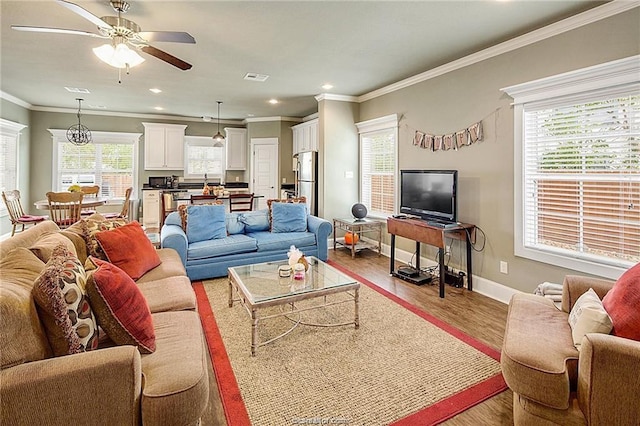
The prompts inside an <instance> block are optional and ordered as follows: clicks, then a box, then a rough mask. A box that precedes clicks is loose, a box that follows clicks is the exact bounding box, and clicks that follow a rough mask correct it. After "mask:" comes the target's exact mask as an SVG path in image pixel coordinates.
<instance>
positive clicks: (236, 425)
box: [193, 260, 507, 426]
mask: <svg viewBox="0 0 640 426" xmlns="http://www.w3.org/2000/svg"><path fill="white" fill-rule="evenodd" d="M327 263H328V264H329V265H331V266H333V267H334V268H336V269H338V270H340V271H341V272H343V273H345V274H347V275H350V276H351V277H353V278H355V279H356V280H358V281H359V282H360V283H362V284H364V285H366V286H367V287H369V288H370V289H372V290H374V291H376V292H378V293H379V294H381V295H383V296H385V297H387V298H389V299H391V300H392V301H394V302H396V303H397V304H399V305H401V306H402V307H403V308H405V309H408V310H409V311H411V312H413V313H414V314H416V315H418V316H419V317H421V318H422V319H424V320H426V321H428V322H430V323H431V324H433V325H435V326H436V327H438V328H440V329H441V330H443V331H445V332H447V333H449V334H450V335H452V336H454V337H456V338H457V339H459V340H461V341H462V342H464V343H466V344H468V345H469V346H471V347H473V348H475V349H476V350H478V351H480V352H482V353H484V354H485V355H487V356H489V357H491V358H493V359H495V360H496V361H500V352H499V351H498V350H496V349H494V348H492V347H490V346H488V345H486V344H484V343H482V342H480V341H478V340H476V339H474V338H473V337H471V336H469V335H468V334H466V333H464V332H463V331H461V330H459V329H458V328H456V327H454V326H452V325H450V324H447V323H446V322H444V321H442V320H440V319H438V318H436V317H434V316H433V315H431V314H429V313H427V312H425V311H423V310H422V309H420V308H418V307H416V306H414V305H412V304H411V303H409V302H407V301H406V300H404V299H402V298H400V297H398V296H396V295H395V294H393V293H391V292H389V291H387V290H385V289H383V288H382V287H379V286H377V285H375V284H374V283H372V282H371V281H369V280H368V279H366V278H364V277H362V276H361V275H359V274H356V273H354V272H353V271H350V270H348V269H346V268H345V267H343V266H342V265H340V264H338V263H336V262H334V261H331V260H328V261H327ZM193 289H194V291H195V293H196V300H197V304H198V312H199V314H200V320H201V322H202V328H203V330H204V333H205V337H206V339H207V343H208V344H207V346H208V349H209V354H210V356H211V362H212V364H213V371H214V374H215V376H216V383H217V385H218V391H219V393H220V399H221V401H222V406H223V408H224V415H225V418H226V420H227V424H228V425H229V426H249V425H251V420H250V418H249V413H248V412H247V408H246V406H245V403H244V400H243V399H242V394H241V392H240V388H239V386H238V382H237V381H236V378H235V374H234V372H233V368H232V367H231V362H230V360H229V357H228V355H227V350H226V348H225V347H224V344H223V341H222V336H221V335H220V330H219V328H218V324H217V322H216V320H215V316H214V315H213V311H212V309H211V304H210V303H209V298H208V297H207V293H206V291H205V289H204V285H203V284H202V281H195V282H194V283H193ZM506 389H507V384H506V383H505V381H504V378H503V377H502V373H498V374H496V375H494V376H492V377H490V378H488V379H485V380H483V381H482V382H479V383H476V384H475V385H473V386H471V387H469V388H467V389H464V390H462V391H460V392H458V393H456V394H453V395H451V396H449V397H447V398H445V399H443V400H441V401H438V402H436V403H435V404H433V405H430V406H428V407H425V408H423V409H421V410H419V411H417V412H415V413H413V414H410V415H409V416H407V417H404V418H402V419H400V420H397V421H396V422H394V423H392V424H393V425H394V426H411V425H416V424H419V425H435V424H438V423H441V422H444V421H446V420H448V419H450V418H452V417H454V416H456V415H458V414H460V413H461V412H463V411H465V410H468V409H469V408H471V407H473V406H475V405H477V404H479V403H481V402H483V401H485V400H487V399H489V398H491V397H493V396H495V395H497V394H499V393H501V392H503V391H505V390H506ZM231 413H233V416H232V415H231Z"/></svg>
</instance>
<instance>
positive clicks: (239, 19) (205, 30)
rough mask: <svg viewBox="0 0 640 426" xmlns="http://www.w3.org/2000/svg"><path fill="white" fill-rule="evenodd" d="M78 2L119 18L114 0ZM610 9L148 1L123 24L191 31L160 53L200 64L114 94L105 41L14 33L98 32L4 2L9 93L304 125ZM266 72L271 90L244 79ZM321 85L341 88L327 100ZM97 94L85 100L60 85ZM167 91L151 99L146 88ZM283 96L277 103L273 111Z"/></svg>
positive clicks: (153, 71)
mask: <svg viewBox="0 0 640 426" xmlns="http://www.w3.org/2000/svg"><path fill="white" fill-rule="evenodd" d="M75 3H77V4H80V5H81V6H82V7H84V8H85V9H87V10H88V11H90V12H92V13H93V14H94V15H97V16H113V15H115V13H114V12H113V9H111V7H110V5H109V2H108V1H107V0H78V1H75ZM603 3H606V2H602V1H586V0H569V1H564V0H555V1H521V0H520V1H518V0H511V1H508V0H504V1H496V0H487V1H480V0H475V1H451V0H450V1H410V2H405V1H386V2H379V1H332V2H329V1H283V2H280V1H193V0H181V1H158V0H154V1H150V0H137V1H136V0H132V1H131V8H130V10H129V12H128V13H127V14H126V15H125V17H126V18H127V19H129V20H132V21H135V22H136V23H137V24H138V25H140V26H141V27H142V30H143V31H155V30H158V31H161V30H166V31H186V32H189V33H190V34H191V35H192V36H193V37H195V39H196V43H197V44H195V45H191V44H178V43H154V44H153V45H154V46H155V47H157V48H159V49H162V50H165V51H167V52H168V53H171V54H172V55H174V56H177V57H178V58H180V59H183V60H185V61H187V62H189V63H191V64H192V65H193V68H192V69H191V70H188V71H181V70H179V69H177V68H174V67H172V66H170V65H168V64H166V63H164V62H162V61H160V60H158V59H156V58H154V57H151V56H148V55H146V54H144V53H142V54H141V55H142V56H144V57H145V58H146V59H147V60H146V61H145V62H144V63H143V64H142V65H140V66H138V67H135V68H132V69H131V74H130V75H124V76H123V78H122V84H118V72H117V70H116V68H112V67H110V66H108V65H106V64H104V63H102V62H100V61H99V60H98V59H97V58H96V57H95V56H94V54H93V52H92V51H91V49H92V48H93V47H96V46H99V45H101V44H104V43H105V41H103V40H100V39H96V38H91V37H82V36H77V35H66V34H45V33H32V32H20V31H15V30H12V29H11V28H10V27H11V25H28V26H46V27H57V28H68V29H78V30H83V31H89V32H96V28H95V26H94V25H93V24H91V23H90V22H89V21H87V20H85V19H83V18H82V17H80V16H78V15H76V14H74V13H73V12H71V11H70V10H68V9H66V8H64V7H62V6H60V5H59V4H57V3H56V2H55V1H54V0H47V1H32V0H20V1H6V0H1V1H0V12H1V13H0V14H1V25H2V26H1V29H2V33H1V50H0V55H1V56H0V59H1V64H0V66H1V90H2V92H4V93H5V94H8V95H11V96H14V97H16V98H18V99H21V100H23V101H25V102H27V103H29V104H31V105H33V106H35V107H56V108H70V109H75V108H77V101H76V100H75V99H76V98H77V97H83V98H84V99H85V101H84V103H83V109H90V108H91V107H94V108H95V107H96V106H103V107H106V110H107V111H114V112H125V113H147V114H158V113H159V112H158V111H156V110H154V107H156V106H161V107H163V108H164V110H163V111H162V112H161V114H165V115H177V116H186V117H202V116H213V117H215V116H216V115H217V113H216V101H217V100H221V101H223V102H224V103H223V105H222V108H221V118H222V119H240V120H242V119H244V118H247V117H251V116H255V117H271V116H294V117H303V116H305V115H308V114H311V113H314V112H316V111H317V102H316V100H315V99H314V96H315V95H317V94H319V93H323V92H326V93H334V94H340V95H352V96H359V95H363V94H365V93H368V92H371V91H373V90H375V89H379V88H381V87H384V86H386V85H389V84H391V83H394V82H397V81H400V80H402V79H405V78H407V77H411V76H413V75H416V74H419V73H422V72H424V71H427V70H429V69H432V68H435V67H437V66H439V65H442V64H445V63H448V62H451V61H453V60H456V59H459V58H461V57H464V56H466V55H469V54H471V53H474V52H477V51H480V50H482V49H485V48H487V47H490V46H492V45H495V44H498V43H500V42H503V41H506V40H508V39H511V38H513V37H516V36H518V35H522V34H525V33H527V32H529V31H532V30H534V29H537V28H540V27H543V26H545V25H548V24H550V23H553V22H557V21H559V20H561V19H564V18H566V17H569V16H572V15H575V14H577V13H580V12H582V11H585V10H587V9H590V8H593V7H596V6H598V5H601V4H603ZM247 72H255V73H261V74H268V75H269V76H270V77H269V78H268V79H267V80H266V81H265V82H264V83H259V82H252V81H245V80H243V77H244V75H245V74H246V73H247ZM324 83H331V84H333V86H334V87H333V89H331V90H324V89H322V87H321V86H322V85H323V84H324ZM65 86H70V87H81V88H86V89H88V90H89V91H90V92H91V93H90V94H84V95H82V96H79V95H77V94H74V93H69V92H67V91H66V90H65V89H64V87H65ZM152 87H157V88H160V89H162V90H163V92H162V93H161V94H158V95H154V94H153V93H151V92H150V91H149V89H150V88H152ZM270 98H277V99H278V100H279V101H280V103H279V104H277V105H271V104H269V103H268V102H267V101H268V100H269V99H270Z"/></svg>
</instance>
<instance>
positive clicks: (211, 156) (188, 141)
mask: <svg viewBox="0 0 640 426" xmlns="http://www.w3.org/2000/svg"><path fill="white" fill-rule="evenodd" d="M213 143H214V141H213V139H211V138H210V137H204V136H187V137H185V156H184V158H185V172H184V173H185V174H184V176H185V177H197V178H201V177H203V176H204V175H205V174H206V175H207V178H214V179H215V178H217V179H223V177H224V176H223V175H224V171H225V147H224V146H223V147H214V146H213ZM223 144H226V141H225V142H223Z"/></svg>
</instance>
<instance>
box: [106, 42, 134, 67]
mask: <svg viewBox="0 0 640 426" xmlns="http://www.w3.org/2000/svg"><path fill="white" fill-rule="evenodd" d="M93 53H95V55H96V56H97V57H98V58H99V59H100V60H101V61H102V62H104V63H106V64H109V65H111V66H112V67H115V68H127V66H128V67H135V66H137V65H140V64H141V63H143V62H144V58H143V57H142V56H140V55H138V53H137V52H136V51H135V50H131V49H130V48H129V46H127V45H126V44H124V43H118V44H117V45H116V46H115V47H114V46H113V45H112V44H103V45H102V46H100V47H96V48H94V49H93Z"/></svg>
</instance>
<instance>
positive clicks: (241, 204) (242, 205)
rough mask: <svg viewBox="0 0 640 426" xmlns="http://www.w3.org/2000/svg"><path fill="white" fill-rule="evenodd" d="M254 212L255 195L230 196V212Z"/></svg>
mask: <svg viewBox="0 0 640 426" xmlns="http://www.w3.org/2000/svg"><path fill="white" fill-rule="evenodd" d="M251 210H253V193H251V194H230V195H229V211H230V212H250V211H251Z"/></svg>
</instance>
